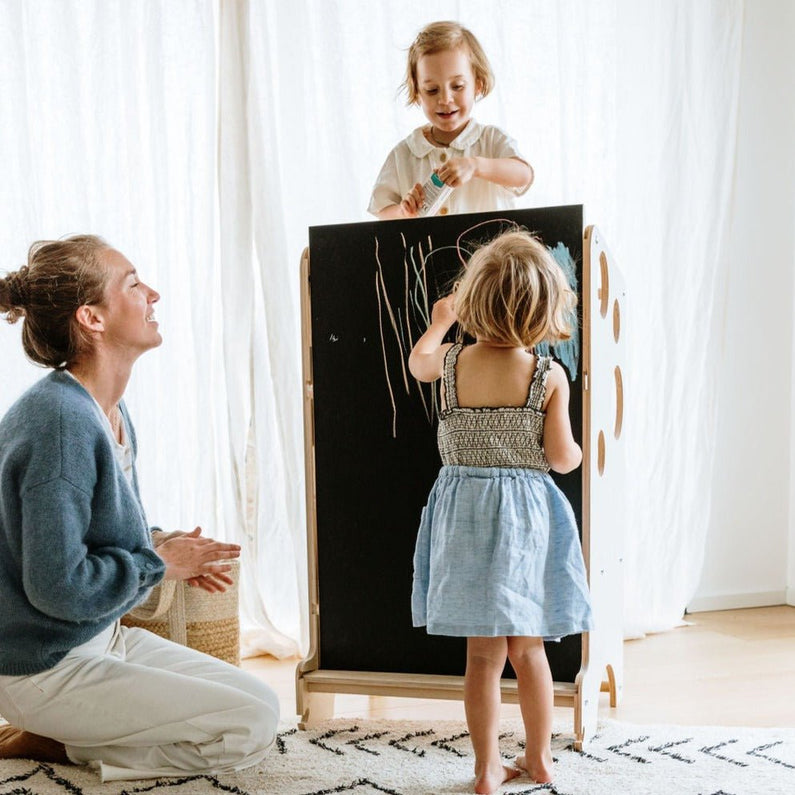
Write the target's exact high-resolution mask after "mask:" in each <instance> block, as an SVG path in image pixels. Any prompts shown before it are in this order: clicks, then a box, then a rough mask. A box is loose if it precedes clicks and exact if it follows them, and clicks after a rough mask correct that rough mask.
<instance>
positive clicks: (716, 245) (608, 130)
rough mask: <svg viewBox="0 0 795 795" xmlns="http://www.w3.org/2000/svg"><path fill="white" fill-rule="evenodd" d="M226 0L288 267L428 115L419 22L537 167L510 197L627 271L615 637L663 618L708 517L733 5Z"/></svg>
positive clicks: (673, 614) (357, 201) (356, 213)
mask: <svg viewBox="0 0 795 795" xmlns="http://www.w3.org/2000/svg"><path fill="white" fill-rule="evenodd" d="M230 5H231V6H234V7H235V8H236V9H238V10H240V9H241V7H243V8H244V9H245V10H244V11H240V18H241V19H242V20H244V24H245V26H246V30H247V31H248V32H249V34H250V35H249V40H248V47H249V51H248V60H247V63H248V64H249V66H250V67H251V69H250V72H249V74H248V75H247V81H248V87H249V93H248V101H249V103H250V104H249V106H248V107H249V111H250V112H252V111H254V106H253V105H252V104H251V103H259V108H258V112H257V114H256V117H257V120H258V121H257V123H258V124H259V123H260V122H264V120H266V119H267V120H268V122H267V123H265V124H264V125H263V126H264V129H259V130H257V135H256V136H255V138H254V139H251V140H250V141H249V144H250V145H252V144H253V145H256V146H260V145H261V143H262V142H263V141H267V146H266V147H263V148H261V149H260V150H259V154H256V153H253V156H254V165H255V166H258V168H256V170H255V173H256V174H257V178H258V179H262V180H263V182H265V180H266V175H267V174H269V175H270V176H269V181H268V182H267V185H268V186H269V187H270V186H274V189H275V190H277V191H278V193H277V194H274V193H272V192H270V191H269V190H263V191H260V192H259V193H258V196H259V198H260V199H261V202H262V214H257V215H256V217H255V220H254V224H255V227H256V225H257V224H265V223H266V224H268V225H272V224H273V223H274V219H275V218H278V217H279V216H281V217H282V218H283V221H284V227H283V229H284V235H285V237H284V239H285V240H286V242H287V248H288V250H287V256H286V258H285V262H284V264H283V267H285V268H286V269H287V270H286V273H288V274H290V276H289V278H291V279H293V280H294V279H295V268H296V267H297V261H298V257H299V253H300V250H301V248H302V247H303V246H304V245H305V244H306V239H307V238H306V227H307V225H311V224H323V223H338V222H348V221H357V220H364V219H367V216H366V215H365V213H364V208H365V207H366V204H367V199H368V197H369V191H370V189H371V186H372V181H373V179H374V176H375V174H376V173H377V171H378V168H379V167H380V164H381V162H382V160H383V158H384V157H385V155H386V153H387V151H388V150H389V148H390V147H391V146H392V145H394V143H395V142H397V140H399V139H400V138H401V137H403V136H404V135H406V134H407V133H408V132H409V131H410V130H411V129H412V128H413V127H414V126H416V125H418V124H421V123H422V122H423V118H422V116H421V114H420V112H419V111H418V110H416V109H407V108H405V106H404V104H403V98H402V97H398V96H397V95H396V90H397V86H398V84H399V83H400V81H401V79H402V76H403V70H404V67H405V48H406V47H407V46H408V44H409V43H410V42H411V40H412V38H413V37H414V35H415V34H416V32H417V30H418V29H419V28H420V27H422V26H423V25H424V24H426V23H427V22H430V21H432V20H434V19H445V18H450V19H458V20H460V21H461V22H462V23H464V24H465V25H467V26H468V27H470V28H471V29H472V30H473V31H475V33H476V35H477V36H478V37H479V39H480V40H481V42H482V44H483V45H484V48H485V50H486V52H487V54H488V55H489V58H490V59H491V61H492V65H493V67H494V71H495V73H496V76H497V88H496V90H495V92H494V93H493V94H492V95H491V96H490V97H489V98H487V99H486V100H484V101H483V102H482V103H480V104H479V106H478V107H477V108H476V115H477V116H478V118H480V119H482V120H483V121H488V122H491V123H496V124H498V125H500V126H502V127H504V128H505V129H506V130H507V131H509V132H510V133H511V134H512V135H513V136H514V137H516V138H517V139H518V140H519V143H520V145H521V147H522V149H523V151H524V152H525V154H526V155H527V157H528V158H529V159H530V161H531V162H532V163H533V165H534V167H535V169H536V183H535V185H534V186H533V188H532V189H531V191H530V192H529V193H528V194H527V196H526V197H525V204H526V205H528V206H545V205H555V204H566V203H580V202H582V203H584V204H585V206H586V219H587V221H588V222H595V223H597V224H598V225H599V226H600V227H601V228H602V231H603V233H604V234H605V236H606V238H607V240H608V242H609V244H610V245H611V247H612V249H613V253H614V255H615V256H616V259H617V261H618V263H619V265H620V266H621V267H622V269H623V270H624V272H625V275H626V277H627V280H628V287H629V296H630V297H629V303H630V317H629V318H628V323H629V336H628V337H627V339H628V340H629V347H630V350H629V372H628V373H627V374H626V400H627V403H626V422H627V437H626V438H627V440H628V441H627V445H628V457H629V472H630V474H631V479H630V481H629V483H628V489H627V494H626V495H616V499H622V498H625V499H626V500H627V514H628V535H627V539H626V554H625V571H626V610H625V630H626V634H627V635H630V636H635V635H638V634H642V633H644V632H647V631H656V630H660V629H664V628H668V627H671V626H674V625H676V624H677V623H678V622H679V621H680V619H681V616H682V614H683V612H684V609H685V607H686V605H687V602H688V600H689V599H690V598H691V596H692V595H693V593H694V591H695V589H696V586H697V584H698V577H699V572H700V570H701V561H702V555H703V549H704V541H705V536H706V530H707V524H708V520H709V512H710V497H709V495H710V489H711V469H712V456H713V453H714V443H713V433H712V431H713V430H714V428H713V417H714V403H715V401H716V400H718V395H716V394H715V389H714V385H715V378H716V373H717V368H718V367H719V366H720V357H719V356H716V355H715V352H716V351H717V350H719V345H718V344H717V343H718V340H717V339H716V336H715V332H714V329H715V322H716V320H717V319H718V316H719V313H720V311H721V307H722V303H721V301H722V298H721V296H722V293H721V281H720V270H719V262H720V261H721V254H722V247H723V246H724V245H725V239H726V214H727V208H728V205H729V200H730V197H731V174H732V168H733V157H734V142H735V136H736V116H737V97H738V83H739V65H740V54H741V53H740V33H741V28H742V13H743V6H742V2H741V0H736V2H731V1H730V0H716V1H715V2H703V3H692V2H687V1H686V0H665V2H663V1H662V0H658V1H656V2H655V1H653V0H644V1H643V2H629V1H628V0H588V1H587V2H586V0H559V1H558V2H549V1H548V0H536V1H535V2H534V1H533V0H516V1H514V2H512V1H511V0H503V1H502V2H492V3H482V2H433V1H431V2H407V3H401V4H399V5H398V4H386V3H369V2H365V1H364V0H341V1H340V2H335V3H332V2H318V1H317V0H303V2H302V1H301V0H295V1H294V2H291V3H289V4H281V3H264V4H263V3H257V2H250V3H245V4H239V3H232V2H231V0H230ZM250 129H252V127H251V125H250ZM252 151H253V150H252ZM257 158H262V162H259V163H258V162H257ZM275 186H278V187H275ZM277 195H278V200H277ZM266 294H267V291H266Z"/></svg>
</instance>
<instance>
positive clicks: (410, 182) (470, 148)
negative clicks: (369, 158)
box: [367, 119, 530, 215]
mask: <svg viewBox="0 0 795 795" xmlns="http://www.w3.org/2000/svg"><path fill="white" fill-rule="evenodd" d="M426 127H427V125H425V126H423V127H418V128H417V129H416V130H414V132H413V133H412V134H411V135H409V136H408V138H404V139H403V140H402V141H401V142H400V143H399V144H398V145H397V146H396V147H395V148H394V149H393V150H392V151H391V152H390V153H389V155H388V156H387V159H386V161H385V162H384V165H383V166H382V167H381V173H380V174H379V175H378V179H377V180H376V183H375V187H374V188H373V194H372V196H371V197H370V206H369V207H368V208H367V211H368V212H369V213H372V214H373V215H376V214H377V213H378V212H379V211H381V210H383V209H384V207H388V206H389V205H390V204H400V202H401V200H402V199H403V197H404V196H405V195H406V194H407V193H408V192H409V191H410V190H411V189H412V188H413V187H414V186H415V185H416V184H417V183H418V182H419V183H420V184H423V183H424V182H425V181H426V180H427V179H428V177H430V176H431V174H432V173H433V172H434V171H435V170H436V169H437V168H439V167H440V166H441V165H442V164H443V163H445V162H447V160H448V159H449V158H451V157H494V158H497V157H515V158H518V159H519V160H521V161H522V162H523V163H526V162H527V160H526V159H525V158H524V157H523V156H522V155H521V154H520V152H519V149H518V147H517V145H516V141H514V139H513V138H510V137H509V136H508V135H506V134H505V133H504V132H503V131H502V130H500V129H499V128H498V127H492V126H489V125H483V124H478V122H477V121H475V119H470V121H469V124H468V125H467V126H466V127H465V128H464V130H463V131H462V132H461V133H460V134H459V135H458V137H457V138H456V139H455V140H454V141H452V142H451V143H450V144H449V145H448V146H445V147H439V146H434V145H433V144H432V143H430V141H428V140H427V139H426V137H425V135H424V134H423V130H424V129H425V128H426ZM529 187H530V186H529V185H526V186H525V187H523V188H506V187H503V186H502V185H497V184H495V183H494V182H488V181H487V180H485V179H478V178H474V179H471V180H470V181H469V182H467V183H466V184H465V185H462V186H461V187H460V188H456V189H455V190H453V192H452V193H451V194H450V197H449V199H448V200H447V201H446V202H445V203H444V205H443V206H442V208H441V209H440V210H439V215H447V213H474V212H488V211H489V210H510V209H512V208H513V207H514V204H515V199H516V197H517V196H522V195H523V194H524V193H525V192H526V191H527V189H528V188H529Z"/></svg>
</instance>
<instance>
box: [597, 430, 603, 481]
mask: <svg viewBox="0 0 795 795" xmlns="http://www.w3.org/2000/svg"><path fill="white" fill-rule="evenodd" d="M596 468H597V469H598V470H599V474H600V475H604V473H605V432H604V431H599V439H598V441H597V443H596Z"/></svg>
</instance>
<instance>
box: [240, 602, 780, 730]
mask: <svg viewBox="0 0 795 795" xmlns="http://www.w3.org/2000/svg"><path fill="white" fill-rule="evenodd" d="M687 620H688V622H690V623H689V625H688V626H683V627H679V628H677V629H673V630H670V631H669V632H663V633H660V634H657V635H649V636H647V637H646V638H643V639H642V640H632V641H627V642H625V644H624V693H623V700H622V703H621V704H620V705H619V706H618V707H617V708H616V709H611V708H610V706H609V703H608V696H607V694H603V695H602V697H601V698H602V700H601V703H600V707H599V715H600V718H612V719H615V720H622V721H627V722H630V723H678V724H685V725H721V726H795V607H784V606H782V607H763V608H753V609H746V610H725V611H720V612H713V613H694V614H692V615H689V616H687ZM297 662H298V660H297V659H290V660H281V661H280V660H275V659H274V658H273V657H267V656H265V657H254V658H250V659H248V660H244V662H243V667H244V668H246V669H247V670H250V671H252V672H253V673H255V674H257V675H258V676H262V678H263V679H265V680H266V681H267V682H268V683H269V684H270V685H271V687H273V688H274V689H275V690H276V692H277V693H278V695H279V699H280V701H281V706H282V716H283V717H284V718H290V717H291V716H292V715H294V714H295V710H296V707H295V668H296V664H297ZM555 712H556V715H555V717H556V719H557V718H560V719H561V720H566V719H568V718H569V717H570V716H571V715H572V712H571V710H570V709H565V708H556V710H555ZM334 714H335V717H359V718H368V717H369V718H391V719H404V720H408V719H414V718H427V719H438V720H441V719H451V720H452V719H456V720H463V719H464V710H463V705H462V704H461V703H460V702H457V701H434V700H428V701H425V700H420V699H401V698H385V697H369V696H349V695H338V696H336V698H335V713H334ZM502 714H503V716H504V717H509V716H518V715H519V708H518V706H516V705H513V704H504V705H503V713H502Z"/></svg>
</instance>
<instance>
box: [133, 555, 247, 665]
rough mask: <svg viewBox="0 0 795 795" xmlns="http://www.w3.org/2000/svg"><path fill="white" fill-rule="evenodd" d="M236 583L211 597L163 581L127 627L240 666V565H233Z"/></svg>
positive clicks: (233, 562) (187, 587) (137, 609)
mask: <svg viewBox="0 0 795 795" xmlns="http://www.w3.org/2000/svg"><path fill="white" fill-rule="evenodd" d="M231 564H232V571H230V572H229V576H230V577H232V579H233V580H234V585H230V586H229V587H228V588H227V589H226V591H224V593H208V592H207V591H205V590H203V589H202V588H193V587H191V586H189V585H188V584H187V583H186V582H175V581H174V580H163V581H162V582H161V583H160V585H157V586H156V587H155V588H153V589H152V593H151V594H150V596H149V598H148V599H147V600H146V601H145V602H143V603H142V604H140V605H138V606H137V607H134V608H133V609H132V610H131V611H130V612H129V613H127V615H125V616H123V617H122V619H121V623H122V624H123V625H124V626H125V627H142V628H143V629H148V630H149V631H150V632H154V633H155V634H156V635H160V636H161V637H163V638H168V639H169V640H173V641H174V642H175V643H181V644H182V645H183V646H190V647H191V648H192V649H196V650H197V651H202V652H204V653H205V654H211V655H212V656H213V657H218V659H220V660H225V661H226V662H228V663H232V665H240V618H239V615H238V577H239V573H240V563H239V561H237V560H233V561H231Z"/></svg>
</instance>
